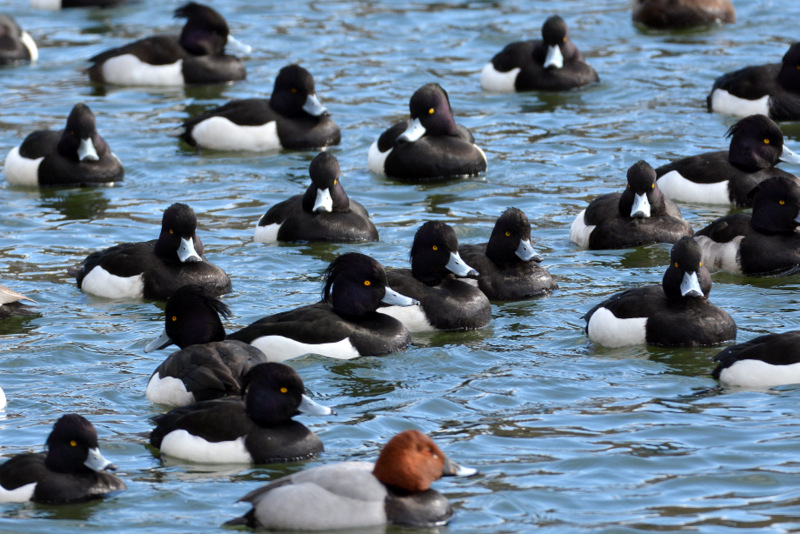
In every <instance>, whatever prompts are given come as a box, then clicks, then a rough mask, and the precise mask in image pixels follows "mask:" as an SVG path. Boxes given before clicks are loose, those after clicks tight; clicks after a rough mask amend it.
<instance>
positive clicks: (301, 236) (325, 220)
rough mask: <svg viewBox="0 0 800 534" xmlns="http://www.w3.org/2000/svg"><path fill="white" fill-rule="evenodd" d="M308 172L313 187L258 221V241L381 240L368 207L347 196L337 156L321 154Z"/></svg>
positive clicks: (256, 237) (281, 203)
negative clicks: (371, 219) (370, 217)
mask: <svg viewBox="0 0 800 534" xmlns="http://www.w3.org/2000/svg"><path fill="white" fill-rule="evenodd" d="M308 173H309V175H310V176H311V184H310V185H309V186H308V189H306V192H305V194H303V195H295V196H293V197H291V198H289V199H287V200H284V201H283V202H280V203H278V204H275V205H274V206H272V207H271V208H270V209H269V210H268V211H267V213H265V214H264V215H263V216H262V217H261V219H259V221H258V224H257V225H256V231H255V240H256V241H258V242H259V243H274V242H276V241H329V242H338V243H341V242H352V241H377V240H378V230H377V229H376V228H375V225H374V224H372V221H370V220H369V213H367V210H366V208H364V206H362V205H361V204H359V203H358V202H356V201H355V200H350V198H348V196H347V193H345V191H344V188H343V187H342V183H341V173H340V170H339V162H338V161H337V159H336V158H335V157H334V156H332V155H331V154H329V153H328V152H321V153H319V154H318V155H317V156H316V157H315V158H314V159H313V160H311V165H309V167H308Z"/></svg>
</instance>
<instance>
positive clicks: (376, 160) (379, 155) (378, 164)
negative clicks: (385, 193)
mask: <svg viewBox="0 0 800 534" xmlns="http://www.w3.org/2000/svg"><path fill="white" fill-rule="evenodd" d="M391 151H392V149H391V148H390V149H389V150H387V151H386V152H381V151H380V150H378V142H377V141H375V142H374V143H372V146H370V147H369V153H368V154H367V165H368V166H369V170H371V171H372V172H376V173H378V174H386V170H385V168H384V164H385V163H386V157H387V156H388V155H389V154H390V153H391Z"/></svg>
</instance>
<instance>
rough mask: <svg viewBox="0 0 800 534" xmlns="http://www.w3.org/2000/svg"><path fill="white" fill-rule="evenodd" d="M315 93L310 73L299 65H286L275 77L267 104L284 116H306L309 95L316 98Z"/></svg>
mask: <svg viewBox="0 0 800 534" xmlns="http://www.w3.org/2000/svg"><path fill="white" fill-rule="evenodd" d="M316 94H317V91H316V89H315V88H314V77H313V76H312V75H311V73H310V72H308V71H307V70H306V69H304V68H303V67H301V66H300V65H288V66H286V67H283V68H282V69H281V70H280V72H279V73H278V77H277V78H275V87H273V89H272V96H271V97H270V99H269V105H270V106H271V107H272V109H274V110H275V111H277V112H278V113H280V114H281V115H283V116H285V117H302V116H308V115H309V114H310V113H309V112H308V111H307V110H308V106H307V105H308V104H309V102H308V101H309V97H311V98H313V99H314V100H316ZM317 104H319V102H317ZM325 113H326V114H327V112H325ZM315 115H316V114H315Z"/></svg>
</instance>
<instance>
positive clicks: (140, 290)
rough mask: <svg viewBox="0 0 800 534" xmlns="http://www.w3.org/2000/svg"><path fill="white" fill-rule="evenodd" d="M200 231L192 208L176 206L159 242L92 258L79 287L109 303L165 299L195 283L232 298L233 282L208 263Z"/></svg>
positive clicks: (112, 250) (124, 247) (126, 245)
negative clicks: (107, 300) (197, 230)
mask: <svg viewBox="0 0 800 534" xmlns="http://www.w3.org/2000/svg"><path fill="white" fill-rule="evenodd" d="M196 228H197V217H196V216H195V214H194V211H193V210H192V209H191V208H190V207H189V206H187V205H186V204H179V203H176V204H173V205H172V206H170V207H169V208H168V209H167V210H165V212H164V217H163V218H162V225H161V234H160V236H159V238H158V239H156V240H153V241H145V242H141V243H123V244H120V245H116V246H113V247H110V248H107V249H105V250H100V251H97V252H94V253H92V254H90V255H89V256H88V257H87V258H86V259H85V260H84V261H83V264H82V265H81V266H80V268H79V269H78V271H77V273H76V280H77V283H78V287H79V288H81V289H82V290H83V291H84V292H87V293H91V294H93V295H96V296H99V297H105V298H126V297H128V298H141V297H144V298H146V299H161V300H164V299H166V298H167V297H169V296H170V295H172V294H173V293H175V291H177V290H178V289H180V288H181V287H183V286H185V285H189V284H195V285H200V286H203V287H205V288H207V289H208V290H209V291H211V292H212V293H215V294H217V295H221V294H224V293H227V292H228V291H230V289H231V282H230V278H228V275H227V274H225V272H224V271H223V270H222V269H220V268H219V267H217V266H216V265H213V264H211V263H209V262H208V261H206V260H205V257H204V256H203V244H202V242H201V241H200V238H199V237H197V235H196V232H195V231H196Z"/></svg>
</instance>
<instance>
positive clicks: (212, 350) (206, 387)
mask: <svg viewBox="0 0 800 534" xmlns="http://www.w3.org/2000/svg"><path fill="white" fill-rule="evenodd" d="M220 315H223V316H225V317H228V316H229V315H230V309H229V308H228V306H227V305H226V304H225V303H223V302H222V301H220V300H219V299H217V298H215V297H214V296H213V295H211V294H209V293H208V291H207V290H206V289H204V288H202V287H200V286H196V285H188V286H183V287H182V288H180V289H179V290H178V291H176V292H175V294H174V295H172V296H171V297H169V298H168V299H167V306H166V308H165V309H164V333H163V334H161V336H160V337H158V338H157V339H155V340H153V341H152V342H151V343H149V344H148V345H147V346H146V347H145V349H144V351H145V352H152V351H154V350H159V349H163V348H165V347H168V346H169V345H171V344H173V343H174V344H175V345H177V346H178V347H180V349H181V350H179V351H176V352H173V353H172V354H170V355H169V356H168V357H167V359H166V360H164V362H163V363H162V364H161V365H159V366H158V367H157V368H156V370H155V371H154V372H153V374H152V375H151V376H150V380H149V381H148V382H147V390H146V391H145V395H146V396H147V400H149V401H150V402H153V403H157V404H168V405H170V406H185V405H187V404H191V403H193V402H196V401H202V400H209V399H215V398H218V397H225V396H229V395H241V394H242V382H243V380H244V375H245V374H247V372H248V371H249V370H250V369H251V368H252V367H254V366H255V365H257V364H259V363H265V362H266V361H267V357H266V356H265V355H264V353H263V352H261V351H260V350H258V349H257V348H255V347H253V346H252V345H248V344H247V343H243V342H241V341H234V340H230V339H225V329H224V328H223V326H222V321H221V320H220Z"/></svg>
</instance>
